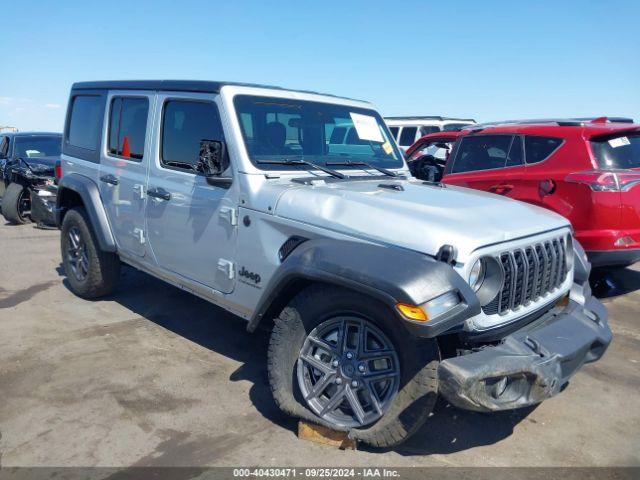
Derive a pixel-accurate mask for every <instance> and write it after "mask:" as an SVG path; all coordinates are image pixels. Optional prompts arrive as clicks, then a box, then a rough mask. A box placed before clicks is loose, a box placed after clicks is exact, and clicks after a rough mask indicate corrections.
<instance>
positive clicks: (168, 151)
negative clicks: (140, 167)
mask: <svg viewBox="0 0 640 480" xmlns="http://www.w3.org/2000/svg"><path fill="white" fill-rule="evenodd" d="M202 140H219V141H224V133H223V132H222V124H221V122H220V115H219V114H218V108H217V107H216V105H215V104H213V103H211V102H196V101H187V100H170V101H168V102H167V103H165V106H164V114H163V119H162V146H161V148H162V153H161V157H160V159H161V161H162V164H163V165H164V166H165V167H168V168H172V169H179V170H185V171H193V172H196V171H197V170H196V168H197V165H198V159H199V154H200V142H201V141H202Z"/></svg>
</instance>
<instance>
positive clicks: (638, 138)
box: [591, 133, 640, 170]
mask: <svg viewBox="0 0 640 480" xmlns="http://www.w3.org/2000/svg"><path fill="white" fill-rule="evenodd" d="M591 147H592V149H593V154H594V155H595V157H596V160H597V161H598V165H600V168H603V169H605V170H611V169H614V168H640V134H639V133H634V134H632V135H626V136H621V137H614V138H608V139H605V140H600V139H598V140H592V141H591Z"/></svg>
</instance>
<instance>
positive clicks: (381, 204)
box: [275, 177, 569, 262]
mask: <svg viewBox="0 0 640 480" xmlns="http://www.w3.org/2000/svg"><path fill="white" fill-rule="evenodd" d="M380 185H386V186H394V187H392V188H389V187H386V188H385V187H381V186H380ZM394 188H395V189H394ZM275 214H276V215H279V216H282V217H285V218H289V219H292V220H296V221H299V222H303V223H309V224H313V225H316V226H318V227H321V228H328V229H331V230H334V231H337V232H340V233H344V234H348V235H352V236H355V237H359V238H364V239H369V240H371V241H376V242H381V243H385V244H390V245H397V246H401V247H404V248H408V249H411V250H415V251H418V252H423V253H427V254H429V255H435V254H436V253H437V252H438V250H439V249H440V247H441V246H442V245H445V244H450V245H453V246H454V247H456V249H457V252H458V253H457V258H458V260H459V261H461V262H465V261H466V259H467V258H468V257H469V255H470V254H471V253H472V252H473V251H474V250H476V249H478V248H480V247H483V246H487V245H491V244H495V243H501V242H505V241H509V240H514V239H517V238H522V237H526V236H529V235H534V234H539V233H542V232H545V231H549V230H554V229H557V228H562V227H568V226H569V222H568V221H567V220H566V219H565V218H564V217H561V216H560V215H557V214H555V213H553V212H551V211H549V210H546V209H543V208H540V207H536V206H534V205H529V204H527V203H523V202H518V201H515V200H512V199H509V198H505V197H501V196H498V195H494V194H490V193H486V192H481V191H478V190H471V189H467V188H463V187H455V186H451V185H444V186H438V185H432V184H424V183H423V182H421V181H418V180H391V179H388V180H387V179H384V178H380V177H378V178H377V179H375V180H374V179H372V180H366V181H337V182H327V183H324V184H321V185H305V186H300V187H296V188H288V189H286V190H285V191H284V192H283V193H282V194H281V195H280V198H279V200H278V202H277V204H276V208H275Z"/></svg>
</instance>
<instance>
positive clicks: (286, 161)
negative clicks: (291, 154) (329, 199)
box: [256, 158, 348, 179]
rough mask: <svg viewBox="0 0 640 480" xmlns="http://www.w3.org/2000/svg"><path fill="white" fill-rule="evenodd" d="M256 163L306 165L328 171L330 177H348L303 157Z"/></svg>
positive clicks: (257, 161)
mask: <svg viewBox="0 0 640 480" xmlns="http://www.w3.org/2000/svg"><path fill="white" fill-rule="evenodd" d="M256 163H259V164H261V165H307V166H309V167H312V168H315V169H317V170H321V171H323V172H325V173H328V174H329V175H331V176H332V177H336V178H340V179H345V178H348V177H347V175H344V174H342V173H340V172H336V171H335V170H333V169H331V168H327V167H323V166H322V165H318V164H317V163H313V162H310V161H309V160H304V159H299V160H291V159H289V158H283V159H282V160H256Z"/></svg>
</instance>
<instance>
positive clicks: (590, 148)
mask: <svg viewBox="0 0 640 480" xmlns="http://www.w3.org/2000/svg"><path fill="white" fill-rule="evenodd" d="M612 120H614V119H607V118H605V117H601V118H597V119H594V120H587V121H584V120H580V119H579V120H548V121H544V120H543V121H520V122H510V123H502V124H492V125H484V126H483V125H474V126H472V127H470V128H467V129H463V130H461V131H459V132H439V133H434V134H430V135H426V136H424V137H422V138H421V139H420V140H418V141H417V142H416V143H415V144H413V145H412V146H411V147H410V148H409V150H408V151H407V155H408V160H409V166H410V168H411V169H412V172H413V173H414V175H416V176H418V177H419V178H422V179H425V180H430V181H440V180H442V182H443V183H445V184H451V185H460V186H464V187H470V188H475V189H478V190H485V191H488V192H492V193H497V194H500V195H504V196H508V197H511V198H514V199H517V200H522V201H525V202H528V203H532V204H534V205H539V206H542V207H546V208H548V209H550V210H553V211H554V212H557V213H559V214H561V215H563V216H565V217H567V218H568V219H569V220H570V221H571V224H572V225H573V228H574V230H575V234H576V238H577V239H578V241H579V242H580V243H581V244H582V246H583V247H584V249H585V250H586V251H587V254H588V256H589V260H590V261H591V263H592V264H593V265H594V266H628V265H630V264H632V263H635V262H637V261H639V260H640V125H637V124H633V123H628V122H627V121H624V122H623V121H621V120H626V119H615V121H612Z"/></svg>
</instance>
